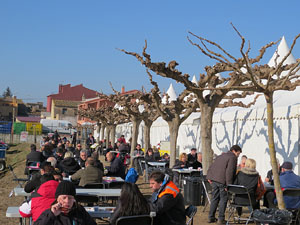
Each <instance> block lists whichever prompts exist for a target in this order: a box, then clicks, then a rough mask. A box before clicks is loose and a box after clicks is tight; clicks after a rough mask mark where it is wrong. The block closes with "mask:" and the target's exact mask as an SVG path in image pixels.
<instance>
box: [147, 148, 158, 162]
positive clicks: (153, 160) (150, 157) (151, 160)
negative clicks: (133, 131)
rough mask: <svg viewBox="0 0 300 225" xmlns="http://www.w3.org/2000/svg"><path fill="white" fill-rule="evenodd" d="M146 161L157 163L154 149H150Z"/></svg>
mask: <svg viewBox="0 0 300 225" xmlns="http://www.w3.org/2000/svg"><path fill="white" fill-rule="evenodd" d="M145 161H146V162H155V161H156V160H155V157H154V152H153V149H152V148H148V150H147V151H146V154H145Z"/></svg>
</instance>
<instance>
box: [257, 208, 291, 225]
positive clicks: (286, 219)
mask: <svg viewBox="0 0 300 225" xmlns="http://www.w3.org/2000/svg"><path fill="white" fill-rule="evenodd" d="M292 218H293V214H292V213H291V212H290V211H288V210H281V209H256V210H254V212H253V220H254V221H255V222H257V223H258V224H269V225H272V224H274V225H275V224H276V225H277V224H280V225H285V224H286V225H288V224H290V222H291V221H292Z"/></svg>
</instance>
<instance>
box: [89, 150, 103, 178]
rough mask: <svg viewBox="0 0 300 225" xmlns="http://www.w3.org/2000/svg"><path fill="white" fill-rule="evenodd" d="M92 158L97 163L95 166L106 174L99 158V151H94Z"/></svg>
mask: <svg viewBox="0 0 300 225" xmlns="http://www.w3.org/2000/svg"><path fill="white" fill-rule="evenodd" d="M91 157H92V158H93V159H94V161H95V166H96V167H98V168H99V169H100V170H101V171H102V173H104V167H103V163H102V162H101V161H100V160H99V159H100V157H99V154H98V151H94V152H93V153H92V156H91Z"/></svg>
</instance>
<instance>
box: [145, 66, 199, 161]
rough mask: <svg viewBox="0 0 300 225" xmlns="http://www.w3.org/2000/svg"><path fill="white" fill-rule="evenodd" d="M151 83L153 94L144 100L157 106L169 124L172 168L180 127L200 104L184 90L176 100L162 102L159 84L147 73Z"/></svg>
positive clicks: (167, 99)
mask: <svg viewBox="0 0 300 225" xmlns="http://www.w3.org/2000/svg"><path fill="white" fill-rule="evenodd" d="M147 73H148V75H149V78H150V82H151V84H152V85H153V86H154V87H153V88H152V90H151V94H147V95H146V96H144V97H143V98H142V100H143V101H145V102H147V103H148V104H149V105H153V104H154V105H155V106H156V110H157V112H158V113H159V115H160V116H161V117H162V118H163V119H164V120H165V121H166V122H167V123H168V126H169V133H170V167H173V166H174V164H175V160H176V146H177V137H178V131H179V127H180V125H181V124H182V123H183V122H184V121H185V120H186V119H187V118H188V117H189V116H190V115H191V113H192V112H195V111H196V109H197V107H198V104H197V101H192V98H193V97H188V96H189V94H190V92H188V91H187V90H184V91H183V92H182V93H181V94H180V95H179V96H178V97H177V99H176V100H173V101H169V96H168V95H166V101H165V102H163V101H162V97H161V95H160V90H159V87H158V84H157V83H156V82H155V81H153V79H152V75H151V74H150V72H149V71H147Z"/></svg>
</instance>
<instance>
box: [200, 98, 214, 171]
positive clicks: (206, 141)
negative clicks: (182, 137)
mask: <svg viewBox="0 0 300 225" xmlns="http://www.w3.org/2000/svg"><path fill="white" fill-rule="evenodd" d="M199 105H200V108H201V118H200V129H201V131H200V134H201V152H202V156H203V157H202V167H203V174H204V175H206V174H207V170H208V168H209V166H210V165H211V164H212V161H213V154H214V152H213V151H212V149H211V144H212V118H213V113H214V112H213V111H214V110H213V108H212V107H210V106H208V105H207V104H200V103H199Z"/></svg>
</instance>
